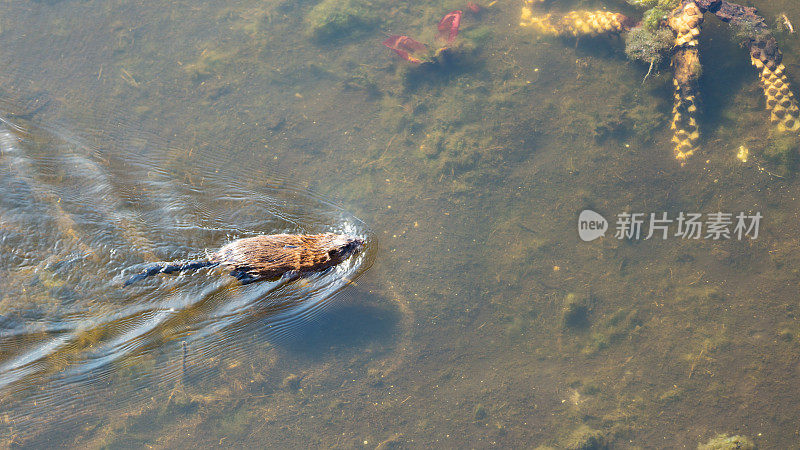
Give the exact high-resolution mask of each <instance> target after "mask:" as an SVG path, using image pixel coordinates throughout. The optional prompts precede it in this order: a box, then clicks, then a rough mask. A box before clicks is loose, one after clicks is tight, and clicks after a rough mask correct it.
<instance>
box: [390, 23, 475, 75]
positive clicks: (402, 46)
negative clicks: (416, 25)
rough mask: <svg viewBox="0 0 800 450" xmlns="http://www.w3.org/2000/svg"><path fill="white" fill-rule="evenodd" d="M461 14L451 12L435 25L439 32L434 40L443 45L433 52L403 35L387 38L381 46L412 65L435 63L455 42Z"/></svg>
mask: <svg viewBox="0 0 800 450" xmlns="http://www.w3.org/2000/svg"><path fill="white" fill-rule="evenodd" d="M462 14H463V12H462V11H460V10H455V11H451V12H449V13H447V14H445V16H444V17H442V20H440V21H439V24H438V25H437V29H438V31H439V32H438V34H437V36H436V38H437V40H438V41H441V42H443V43H444V45H442V46H440V47H438V48H437V49H436V50H435V51H430V50H429V49H428V46H427V45H425V44H423V43H421V42H419V41H416V40H414V39H412V38H410V37H408V36H405V35H392V36H389V37H388V38H387V39H386V40H384V41H383V45H385V46H386V47H389V48H390V49H391V50H392V51H394V52H395V53H397V54H398V55H399V56H400V57H401V58H403V59H405V60H406V61H408V62H411V63H414V64H422V63H433V62H436V61H438V57H439V55H441V54H442V52H444V51H445V50H447V49H448V48H450V45H451V44H452V43H453V42H455V39H456V37H457V36H458V28H459V26H461V16H462Z"/></svg>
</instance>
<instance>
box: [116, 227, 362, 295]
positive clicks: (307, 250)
mask: <svg viewBox="0 0 800 450" xmlns="http://www.w3.org/2000/svg"><path fill="white" fill-rule="evenodd" d="M363 246H364V239H362V238H359V237H355V236H348V235H343V234H335V233H324V234H270V235H261V236H254V237H249V238H243V239H237V240H235V241H232V242H230V243H228V244H226V245H224V246H223V247H222V248H220V249H219V250H217V251H216V252H215V253H213V254H211V255H210V256H209V257H208V258H206V259H200V260H194V261H177V262H161V263H155V264H153V265H152V266H149V267H147V268H145V269H144V270H143V271H142V272H141V273H138V274H136V275H134V276H133V277H131V278H129V279H128V280H127V281H125V286H128V285H130V284H132V283H135V282H136V281H139V280H142V279H144V278H147V277H149V276H152V275H156V274H159V273H174V272H182V271H186V270H195V269H200V268H202V267H214V266H224V267H228V268H230V269H231V275H232V276H234V277H236V278H237V279H239V280H240V281H241V282H242V283H243V284H247V283H252V282H254V281H259V280H265V279H266V280H269V279H273V280H274V279H278V278H281V277H287V278H290V279H293V278H297V277H299V276H302V275H304V274H308V273H312V272H319V271H322V270H325V269H327V268H329V267H333V266H335V265H337V264H339V263H341V262H343V261H344V260H346V259H347V258H349V257H350V256H351V255H354V254H356V253H358V252H359V251H361V249H362V248H363Z"/></svg>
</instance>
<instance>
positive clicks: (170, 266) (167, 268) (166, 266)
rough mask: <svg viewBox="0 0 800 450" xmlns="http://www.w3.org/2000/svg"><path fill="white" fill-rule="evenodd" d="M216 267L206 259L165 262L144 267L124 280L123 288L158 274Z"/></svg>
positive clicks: (214, 263)
mask: <svg viewBox="0 0 800 450" xmlns="http://www.w3.org/2000/svg"><path fill="white" fill-rule="evenodd" d="M216 265H219V263H216V262H212V261H209V260H207V259H198V260H194V261H181V262H177V263H166V262H161V263H155V264H153V265H152V266H148V267H146V268H145V269H144V270H143V271H142V272H140V273H137V274H136V275H134V276H132V277H130V278H128V279H127V280H125V284H124V286H130V285H131V284H133V283H135V282H137V281H139V280H144V279H145V278H147V277H150V276H153V275H155V274H158V273H173V272H183V271H184V270H197V269H202V268H203V267H213V266H216Z"/></svg>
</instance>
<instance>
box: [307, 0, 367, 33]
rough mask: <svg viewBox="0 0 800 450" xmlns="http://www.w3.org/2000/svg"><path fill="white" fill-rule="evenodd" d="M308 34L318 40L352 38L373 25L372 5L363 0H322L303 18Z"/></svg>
mask: <svg viewBox="0 0 800 450" xmlns="http://www.w3.org/2000/svg"><path fill="white" fill-rule="evenodd" d="M305 22H306V24H307V25H308V28H307V30H306V32H307V33H308V35H309V36H311V37H312V38H314V39H316V40H317V41H319V42H324V41H329V40H339V39H343V38H352V37H353V36H354V35H356V34H357V33H363V32H365V31H367V30H369V29H370V28H372V27H374V26H375V25H376V23H377V15H376V13H375V8H374V6H373V5H372V4H371V3H370V2H367V1H363V0H322V1H321V2H319V3H317V4H316V5H315V6H314V7H313V8H312V9H311V11H309V13H308V15H307V16H306V19H305Z"/></svg>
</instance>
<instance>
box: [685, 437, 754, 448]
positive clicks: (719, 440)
mask: <svg viewBox="0 0 800 450" xmlns="http://www.w3.org/2000/svg"><path fill="white" fill-rule="evenodd" d="M755 448H756V446H755V444H753V441H751V440H750V439H748V438H747V437H745V436H739V435H736V436H730V435H728V434H718V435H717V436H715V437H713V438H711V439H709V440H708V442H706V443H705V444H700V445H698V446H697V450H736V449H741V450H754V449H755Z"/></svg>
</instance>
